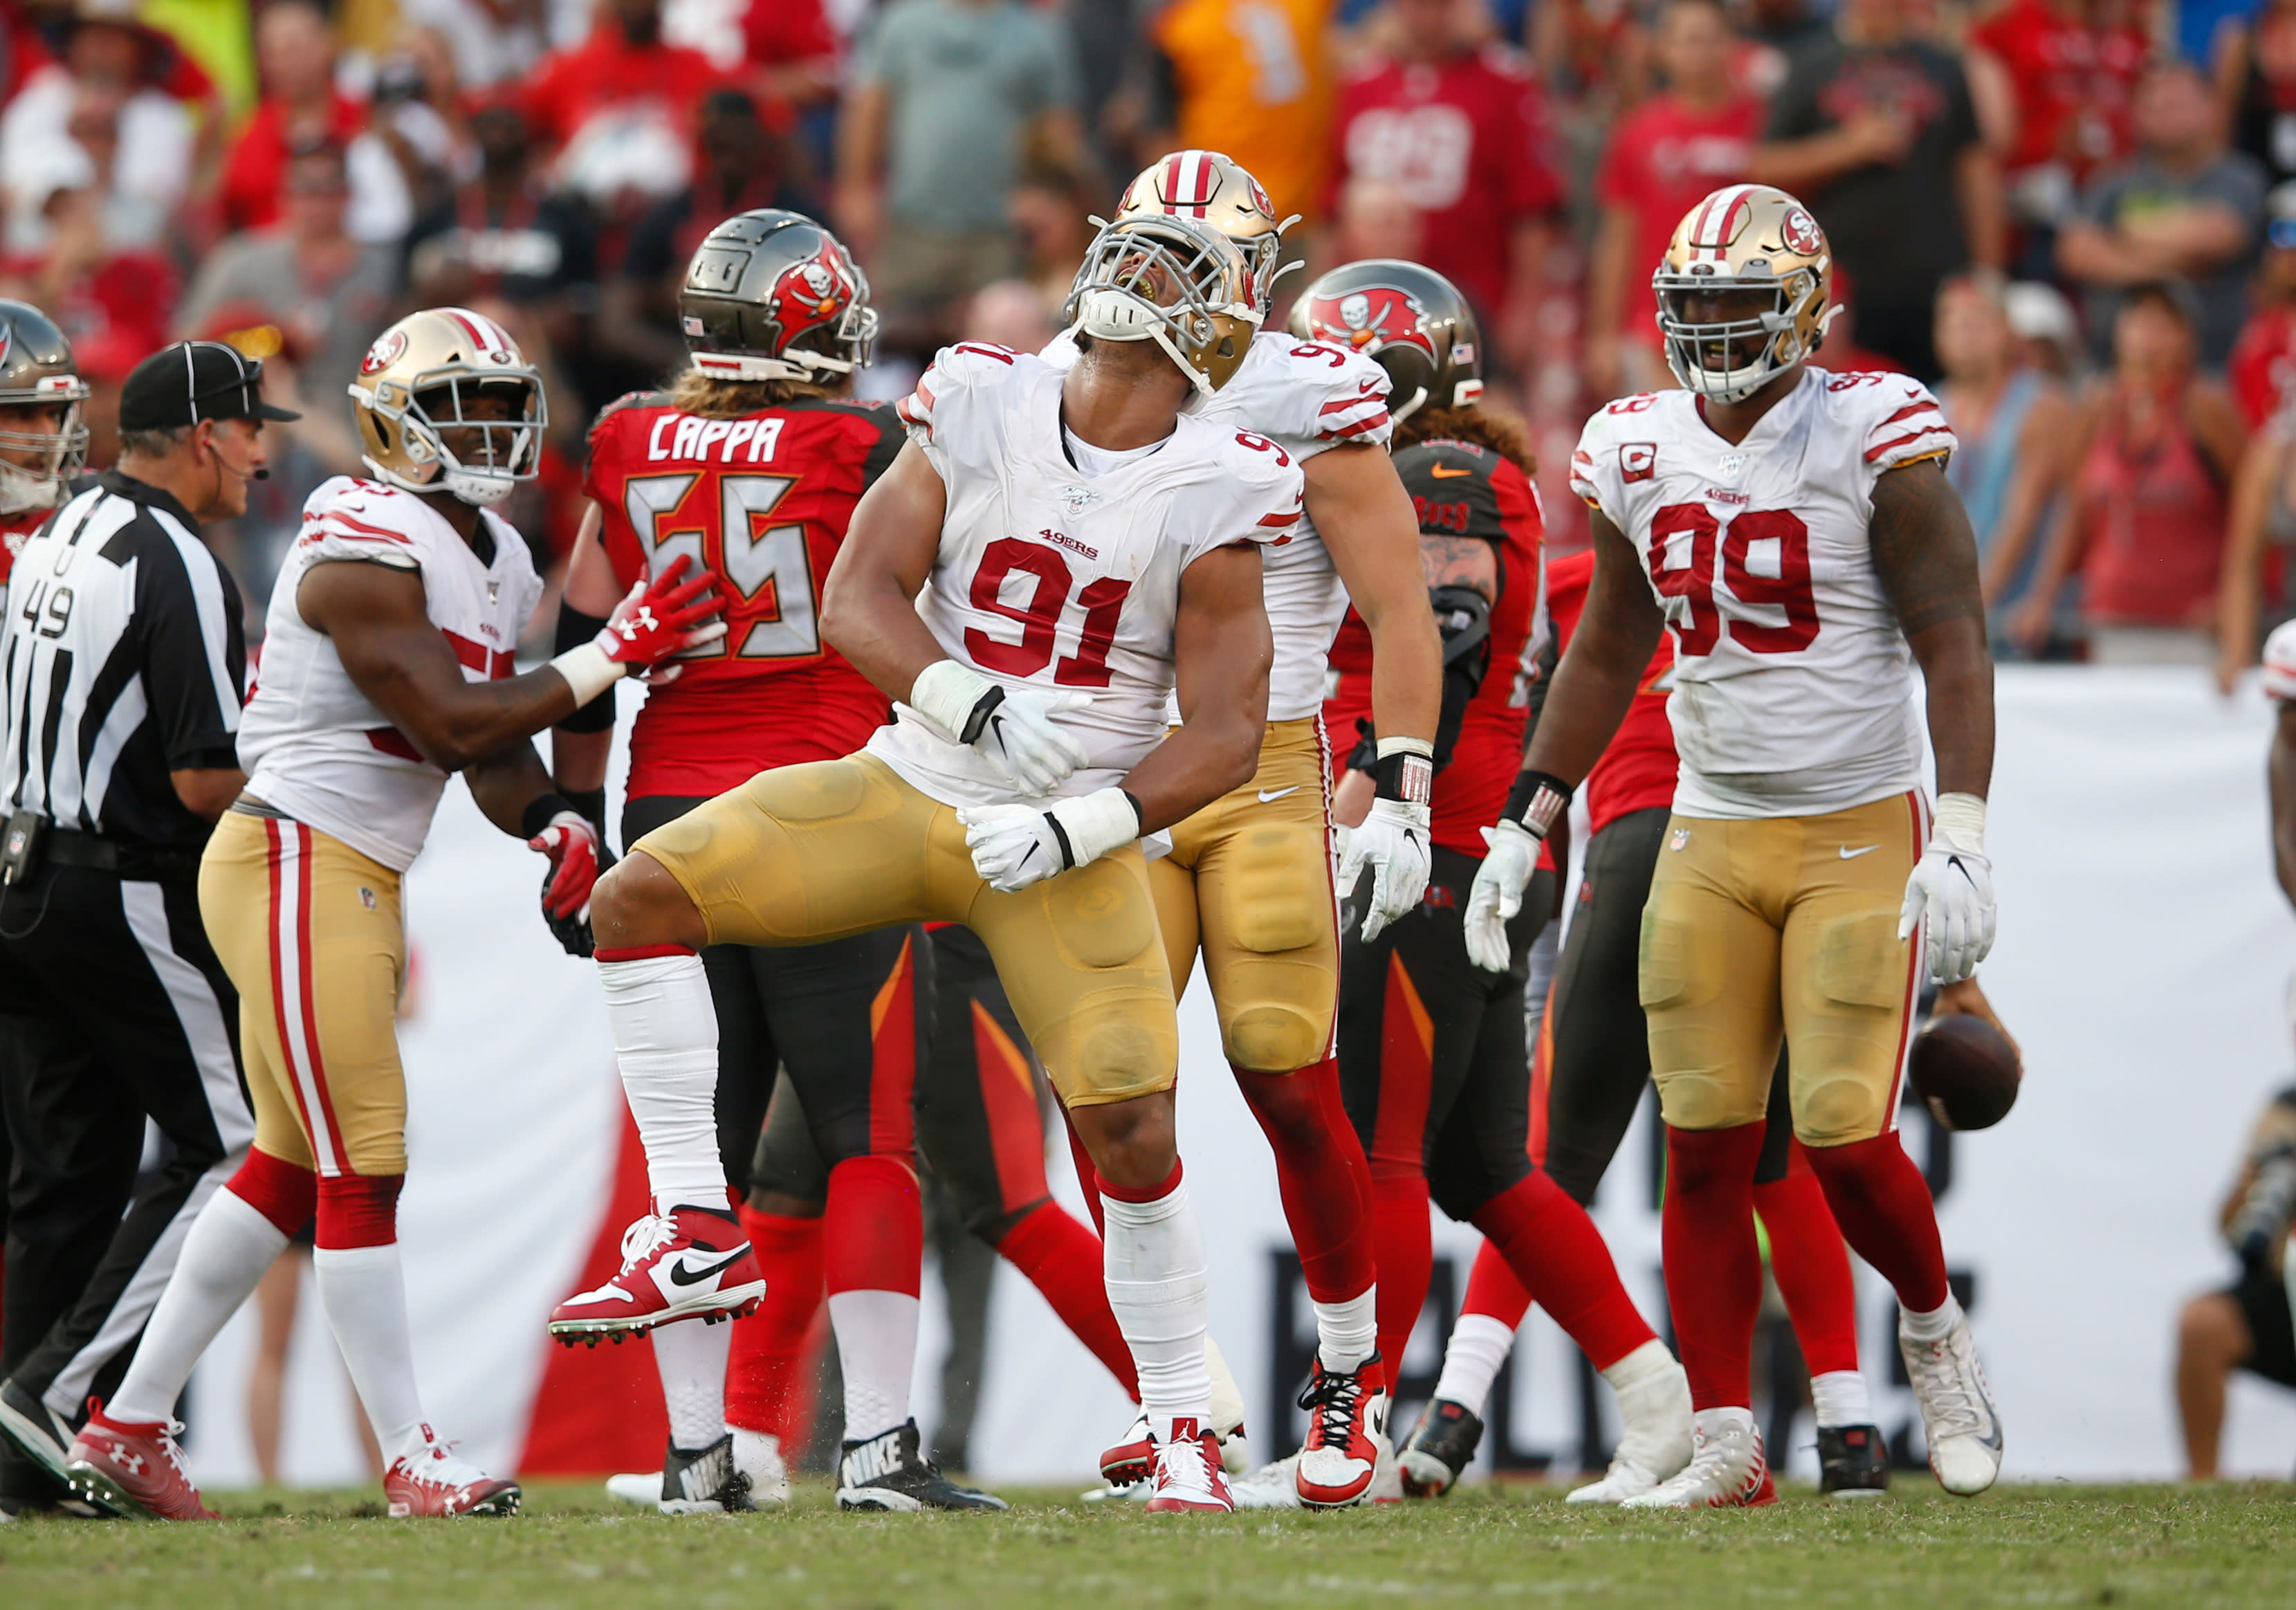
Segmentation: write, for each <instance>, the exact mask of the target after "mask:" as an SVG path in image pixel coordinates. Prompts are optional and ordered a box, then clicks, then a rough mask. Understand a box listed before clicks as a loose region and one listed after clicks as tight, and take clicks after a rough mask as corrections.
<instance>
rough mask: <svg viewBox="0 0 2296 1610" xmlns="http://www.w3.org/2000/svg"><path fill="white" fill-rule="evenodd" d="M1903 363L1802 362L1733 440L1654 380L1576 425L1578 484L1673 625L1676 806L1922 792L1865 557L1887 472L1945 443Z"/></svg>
mask: <svg viewBox="0 0 2296 1610" xmlns="http://www.w3.org/2000/svg"><path fill="white" fill-rule="evenodd" d="M1954 447H1955V441H1954V435H1953V431H1952V430H1951V429H1950V428H1949V427H1948V425H1947V423H1946V419H1945V415H1944V414H1943V413H1942V412H1941V411H1940V410H1939V407H1938V402H1937V398H1934V397H1932V396H1931V395H1930V392H1929V390H1928V389H1927V388H1925V387H1924V386H1923V385H1922V384H1921V383H1920V382H1918V381H1915V380H1913V379H1911V378H1909V377H1907V376H1906V375H1902V374H1830V373H1828V372H1827V371H1825V370H1824V369H1818V368H1810V369H1807V370H1805V371H1804V373H1803V375H1802V381H1801V383H1800V385H1799V386H1797V387H1795V388H1794V390H1793V391H1792V393H1791V394H1790V395H1789V396H1787V397H1786V398H1785V399H1784V401H1782V402H1780V403H1779V404H1777V406H1776V407H1773V408H1772V409H1771V410H1770V411H1769V412H1768V413H1767V414H1766V415H1763V416H1762V418H1761V421H1760V423H1758V424H1756V425H1755V427H1754V428H1753V430H1752V431H1751V432H1750V433H1749V434H1748V435H1747V438H1746V439H1745V440H1744V441H1743V442H1741V443H1739V444H1738V445H1737V446H1735V447H1733V446H1731V445H1730V443H1728V442H1726V441H1725V440H1723V439H1722V438H1720V437H1719V436H1717V435H1716V434H1715V433H1714V432H1713V431H1711V430H1710V429H1708V427H1707V425H1706V423H1705V421H1704V419H1703V418H1702V416H1701V415H1700V414H1699V410H1698V398H1696V397H1695V396H1693V394H1692V393H1690V392H1688V391H1661V392H1658V393H1655V394H1653V395H1651V396H1645V397H1628V398H1621V399H1620V400H1619V401H1617V402H1614V403H1612V404H1611V405H1610V406H1609V407H1606V408H1604V409H1603V410H1602V411H1601V412H1600V413H1598V414H1596V415H1595V416H1594V418H1592V419H1590V420H1588V421H1587V428H1586V430H1585V431H1584V432H1582V433H1581V435H1580V436H1579V448H1578V450H1577V451H1576V452H1575V453H1573V454H1572V455H1571V458H1570V486H1571V489H1572V490H1573V491H1575V492H1577V493H1578V494H1579V497H1583V498H1585V499H1586V500H1587V503H1588V504H1590V505H1593V506H1594V507H1595V508H1596V509H1598V510H1600V511H1601V512H1602V513H1603V516H1604V517H1605V518H1606V519H1608V520H1609V521H1610V522H1611V524H1613V525H1615V526H1617V527H1618V528H1619V530H1620V531H1621V532H1623V533H1624V534H1625V535H1626V538H1627V540H1628V542H1630V543H1632V544H1633V545H1634V546H1635V549H1636V552H1637V553H1639V554H1641V555H1642V557H1643V563H1644V574H1645V575H1646V576H1647V577H1648V579H1649V580H1650V584H1651V590H1652V592H1653V593H1655V594H1656V595H1657V596H1658V602H1659V606H1660V608H1661V609H1662V610H1664V611H1665V612H1666V619H1667V626H1668V628H1669V630H1670V631H1671V632H1672V633H1673V634H1674V642H1675V669H1674V675H1675V691H1674V693H1673V695H1672V696H1671V697H1670V698H1669V700H1668V701H1667V714H1668V716H1669V718H1670V719H1671V720H1672V722H1673V724H1674V736H1675V746H1676V747H1677V749H1678V750H1679V751H1680V752H1681V754H1682V771H1681V780H1680V782H1679V783H1678V784H1677V786H1676V790H1675V799H1674V808H1675V809H1676V810H1677V811H1679V812H1681V813H1682V814H1683V815H1685V816H1693V817H1781V816H1814V815H1817V814H1819V813H1821V812H1825V811H1830V810H1843V809H1849V807H1851V806H1853V805H1861V804H1865V803H1867V802H1868V801H1874V800H1878V799H1883V798H1886V797H1888V796H1889V795H1890V794H1892V793H1902V792H1904V791H1905V790H1907V789H1910V788H1917V787H1919V786H1920V785H1921V781H1922V740H1921V732H1920V729H1919V727H1917V725H1916V716H1915V708H1914V704H1913V655H1912V653H1911V652H1910V651H1909V650H1908V649H1907V646H1906V637H1905V633H1904V632H1903V631H1901V630H1900V629H1899V628H1898V620H1897V616H1896V614H1895V613H1894V612H1892V611H1891V610H1890V601H1889V599H1888V597H1887V596H1885V595H1884V594H1883V592H1882V581H1881V578H1880V577H1879V576H1878V575H1877V574H1876V573H1875V571H1874V556H1873V552H1872V549H1871V546H1870V544H1869V541H1868V537H1867V528H1868V526H1869V525H1870V523H1871V522H1872V519H1873V513H1874V506H1873V497H1874V482H1875V481H1878V480H1879V479H1880V478H1881V477H1882V473H1883V472H1886V471H1889V470H1894V469H1897V468H1898V467H1899V466H1901V465H1904V464H1913V463H1915V462H1917V461H1918V460H1921V459H1924V458H1943V457H1945V456H1948V455H1950V454H1951V453H1952V451H1953V449H1954Z"/></svg>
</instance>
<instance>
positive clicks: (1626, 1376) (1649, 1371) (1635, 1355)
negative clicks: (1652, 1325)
mask: <svg viewBox="0 0 2296 1610" xmlns="http://www.w3.org/2000/svg"><path fill="white" fill-rule="evenodd" d="M1681 1374H1682V1366H1681V1365H1680V1364H1678V1363H1677V1362H1676V1361H1675V1357H1674V1354H1673V1352H1672V1351H1670V1350H1669V1348H1668V1347H1667V1344H1666V1343H1663V1342H1661V1341H1660V1340H1659V1339H1658V1338H1657V1337H1656V1336H1652V1338H1651V1339H1650V1340H1649V1341H1647V1342H1645V1343H1643V1344H1642V1345H1641V1346H1640V1347H1637V1348H1636V1349H1635V1350H1634V1351H1632V1352H1630V1353H1628V1355H1627V1356H1626V1357H1625V1358H1623V1359H1619V1360H1618V1361H1617V1362H1616V1363H1614V1364H1612V1365H1611V1367H1610V1368H1608V1369H1605V1370H1604V1371H1603V1379H1604V1380H1605V1381H1608V1382H1609V1383H1610V1384H1611V1391H1612V1392H1626V1391H1628V1390H1629V1389H1630V1388H1633V1387H1636V1386H1639V1385H1641V1384H1643V1383H1644V1382H1645V1381H1652V1380H1656V1379H1657V1378H1658V1377H1660V1376H1679V1375H1681Z"/></svg>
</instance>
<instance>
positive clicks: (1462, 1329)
mask: <svg viewBox="0 0 2296 1610" xmlns="http://www.w3.org/2000/svg"><path fill="white" fill-rule="evenodd" d="M1513 1351H1514V1332H1513V1331H1511V1330H1509V1329H1508V1328H1507V1327H1505V1326H1504V1325H1501V1324H1500V1323H1499V1322H1498V1321H1497V1320H1496V1319H1494V1318H1491V1317H1490V1316H1489V1315H1488V1314H1461V1315H1460V1316H1459V1322H1458V1323H1457V1324H1456V1325H1454V1326H1453V1327H1451V1344H1450V1345H1449V1346H1448V1347H1447V1348H1445V1349H1444V1350H1443V1373H1442V1374H1441V1375H1440V1376H1438V1377H1436V1381H1435V1395H1436V1396H1437V1397H1439V1398H1441V1399H1443V1400H1444V1401H1446V1402H1450V1403H1456V1404H1458V1405H1460V1406H1461V1407H1462V1408H1464V1409H1468V1410H1470V1411H1471V1412H1472V1413H1474V1414H1477V1415H1480V1414H1481V1413H1482V1412H1483V1404H1484V1403H1485V1402H1486V1401H1488V1399H1489V1397H1490V1395H1491V1383H1492V1382H1494V1381H1496V1380H1497V1379H1498V1378H1499V1369H1500V1368H1501V1367H1502V1366H1503V1365H1505V1363H1506V1361H1507V1355H1508V1354H1509V1353H1511V1352H1513Z"/></svg>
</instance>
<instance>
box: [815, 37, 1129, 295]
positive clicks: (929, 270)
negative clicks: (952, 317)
mask: <svg viewBox="0 0 2296 1610" xmlns="http://www.w3.org/2000/svg"><path fill="white" fill-rule="evenodd" d="M1077 94H1078V90H1077V66H1076V58H1075V53H1074V49H1073V46H1072V45H1071V44H1070V39H1069V37H1068V34H1067V32H1066V31H1065V30H1064V29H1062V28H1060V27H1059V26H1058V25H1057V24H1056V23H1055V22H1054V21H1053V20H1052V19H1051V18H1049V17H1047V16H1046V14H1045V13H1044V12H1041V11H1037V10H1035V9H1033V8H1031V7H1029V6H1025V5H1022V4H1019V0H895V4H891V5H889V6H887V7H885V8H884V9H883V10H882V11H881V12H878V13H877V15H876V17H875V18H874V20H873V22H872V25H871V27H870V29H869V31H868V33H867V34H866V35H865V37H864V38H863V39H862V42H861V46H860V49H859V51H858V53H857V55H856V58H855V62H854V69H853V78H852V82H851V85H850V87H849V89H848V91H847V93H846V98H845V106H844V110H843V114H842V120H841V121H840V124H839V127H838V133H837V145H838V151H837V204H836V222H837V227H838V230H839V232H840V234H842V235H843V236H844V238H845V240H846V242H848V243H849V244H850V245H851V246H852V247H853V249H854V251H856V253H857V254H858V255H859V257H860V258H861V259H862V262H863V266H864V267H866V268H867V269H868V270H869V275H870V285H871V289H872V292H873V298H874V300H875V301H876V303H877V305H878V306H879V308H881V309H882V310H883V312H884V314H885V316H886V318H887V320H888V322H889V324H902V323H907V324H914V322H915V321H916V320H918V319H919V318H921V317H931V316H937V315H938V314H939V310H940V309H942V308H945V307H946V306H947V305H948V304H950V303H952V302H954V301H955V300H957V299H960V298H963V297H966V296H970V295H971V294H972V292H975V291H977V290H979V289H980V287H981V286H983V285H985V284H988V283H989V282H991V281H992V280H999V279H1003V278H1005V277H1006V276H1007V275H1011V274H1012V273H1013V271H1014V269H1016V268H1017V267H1019V266H1020V265H1019V260H1018V255H1017V251H1016V245H1015V242H1014V240H1013V226H1012V222H1011V219H1010V218H1008V217H1007V216H1006V204H1007V202H1008V201H1010V199H1011V196H1012V193H1013V185H1015V184H1016V183H1017V182H1018V180H1019V177H1020V175H1021V171H1022V168H1023V165H1024V160H1026V159H1028V158H1030V157H1037V158H1040V159H1043V160H1048V161H1053V162H1055V163H1057V162H1059V161H1061V160H1062V158H1063V155H1064V153H1076V152H1080V151H1081V150H1082V149H1083V138H1084V136H1083V129H1082V126H1081V124H1080V123H1079V121H1078V113H1077Z"/></svg>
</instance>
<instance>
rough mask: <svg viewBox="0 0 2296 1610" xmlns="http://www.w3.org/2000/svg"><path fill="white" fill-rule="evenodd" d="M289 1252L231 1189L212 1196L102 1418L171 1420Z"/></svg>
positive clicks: (284, 1241)
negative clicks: (243, 1307) (219, 1339)
mask: <svg viewBox="0 0 2296 1610" xmlns="http://www.w3.org/2000/svg"><path fill="white" fill-rule="evenodd" d="M286 1250H287V1237H286V1236H285V1235H284V1234H283V1232H282V1231H281V1230H280V1229H279V1228H278V1227H277V1226H276V1225H275V1224H273V1223H272V1222H271V1220H268V1219H266V1218H265V1217H264V1216H263V1215H262V1214H261V1213H260V1212H257V1211H256V1210H255V1209H254V1208H253V1207H250V1205H249V1204H248V1203H247V1202H246V1201H245V1199H243V1198H242V1197H239V1196H234V1195H232V1193H231V1190H230V1188H229V1187H225V1188H224V1189H222V1190H219V1191H217V1193H216V1194H215V1195H213V1196H211V1197H209V1200H208V1204H207V1206H205V1207H203V1208H201V1210H200V1216H199V1217H198V1218H197V1219H194V1220H192V1228H191V1229H190V1230H189V1231H188V1232H187V1233H186V1234H185V1235H184V1250H183V1252H182V1253H181V1254H180V1255H178V1256H177V1258H176V1271H175V1273H174V1274H173V1275H171V1276H169V1277H168V1284H167V1286H166V1288H165V1289H164V1290H162V1291H161V1292H160V1301H159V1303H158V1305H157V1306H156V1307H154V1308H153V1309H152V1318H151V1321H150V1322H149V1323H148V1324H147V1325H146V1326H145V1327H144V1328H143V1341H142V1342H140V1343H137V1344H136V1347H135V1358H134V1359H130V1360H129V1361H128V1365H127V1379H125V1380H124V1381H122V1382H120V1384H119V1391H118V1392H114V1393H112V1395H111V1402H109V1403H106V1404H105V1405H104V1406H103V1413H104V1417H106V1418H107V1419H110V1420H112V1421H114V1422H116V1423H118V1424H120V1425H150V1424H151V1423H152V1422H154V1421H158V1420H172V1419H174V1418H175V1416H176V1399H178V1398H180V1397H181V1396H183V1393H184V1382H186V1381H188V1380H190V1379H191V1378H192V1367H193V1365H195V1364H197V1363H198V1362H199V1361H200V1355H201V1354H202V1353H204V1352H206V1351H207V1350H208V1344H209V1343H211V1342H213V1341H214V1340H215V1339H216V1333H217V1332H218V1331H220V1330H221V1329H223V1327H224V1326H225V1323H226V1322H227V1321H228V1320H229V1319H230V1318H231V1317H232V1316H233V1315H234V1314H235V1313H237V1312H238V1311H239V1305H240V1304H241V1303H242V1302H246V1301H247V1300H248V1298H250V1296H252V1295H254V1294H255V1288H256V1286H258V1284H260V1283H261V1281H262V1279H263V1274H264V1271H265V1270H266V1269H269V1268H270V1267H271V1266H272V1265H273V1264H274V1263H275V1262H277V1261H279V1254H280V1253H283V1252H285V1251H286Z"/></svg>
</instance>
